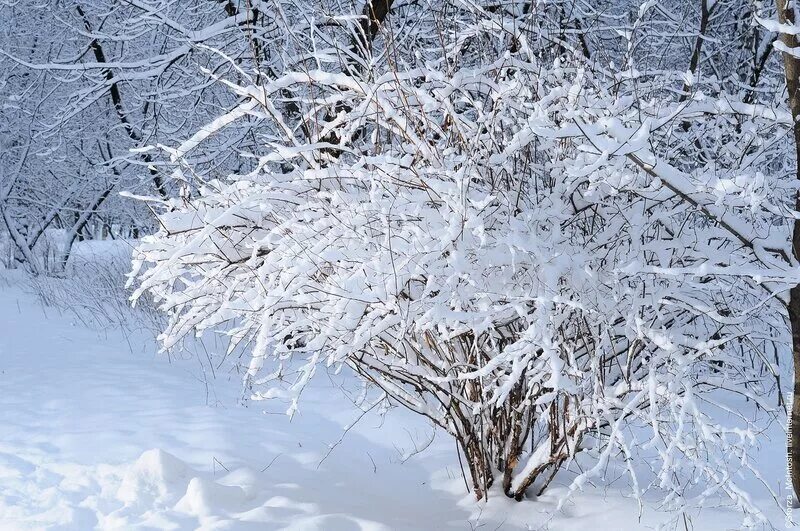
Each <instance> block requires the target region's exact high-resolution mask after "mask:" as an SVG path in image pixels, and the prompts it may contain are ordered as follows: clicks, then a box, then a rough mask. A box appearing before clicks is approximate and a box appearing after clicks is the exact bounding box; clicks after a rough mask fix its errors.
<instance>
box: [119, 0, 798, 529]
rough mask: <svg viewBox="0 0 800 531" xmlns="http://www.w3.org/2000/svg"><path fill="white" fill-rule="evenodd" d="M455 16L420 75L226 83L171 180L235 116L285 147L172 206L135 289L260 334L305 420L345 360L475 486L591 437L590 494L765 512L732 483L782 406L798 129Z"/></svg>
mask: <svg viewBox="0 0 800 531" xmlns="http://www.w3.org/2000/svg"><path fill="white" fill-rule="evenodd" d="M453 9H454V10H456V11H457V13H456V14H455V15H452V13H451V15H452V16H453V19H454V20H458V21H459V23H454V24H453V26H452V28H450V29H451V31H452V32H453V33H452V34H450V37H449V38H450V41H448V44H447V45H444V46H442V47H441V48H440V49H438V50H431V49H428V50H426V54H427V55H426V56H425V57H424V60H423V59H421V58H419V59H418V60H417V61H416V62H415V63H411V62H408V61H407V60H403V61H399V60H398V61H392V60H387V61H385V62H383V63H382V62H373V63H371V67H370V69H369V71H368V72H367V73H359V72H356V71H355V69H348V68H340V67H339V66H338V65H339V63H338V60H339V59H338V57H337V56H336V55H335V54H333V53H330V51H328V50H319V51H318V52H317V55H316V56H315V59H314V60H315V62H316V64H315V67H314V68H309V69H297V70H291V71H286V72H283V73H281V74H279V75H276V76H273V77H269V76H266V81H265V82H262V83H259V84H256V83H253V84H252V85H248V86H245V85H243V84H235V83H233V82H232V81H231V80H223V81H224V82H225V83H226V84H227V85H228V86H230V88H231V90H233V91H234V92H235V93H237V94H238V95H239V96H240V97H241V98H242V103H241V104H240V105H239V107H237V108H236V109H234V110H233V111H231V112H230V113H228V114H227V115H225V116H222V117H221V118H220V119H218V120H217V121H215V122H214V123H212V124H209V126H208V127H206V128H204V129H203V130H202V131H200V132H199V133H198V134H197V135H195V137H193V138H191V139H189V140H188V141H187V142H186V143H185V144H184V145H182V146H180V147H178V148H176V149H172V150H170V152H171V153H172V155H173V157H174V159H175V161H176V168H177V169H176V175H177V177H178V178H180V179H184V180H187V181H188V180H189V179H188V177H184V175H185V174H186V170H187V165H186V164H185V163H184V162H183V159H182V157H183V156H184V155H185V154H186V153H187V152H188V151H189V150H191V149H194V148H196V146H198V145H201V143H202V141H203V140H204V139H205V138H206V137H208V136H210V135H213V134H215V133H216V132H218V131H220V130H221V129H222V128H223V127H225V125H226V124H228V123H230V122H231V121H233V120H239V119H250V120H255V121H258V123H259V124H260V125H259V128H260V129H261V131H262V137H261V138H262V139H263V141H264V143H265V145H267V146H269V148H270V150H271V151H270V152H269V154H268V155H266V156H263V157H260V158H259V159H258V164H257V167H256V169H255V170H253V171H251V172H248V173H245V174H242V175H232V176H229V177H225V178H217V179H208V180H206V181H205V182H202V184H200V185H198V187H197V189H196V190H194V189H189V188H188V186H187V193H186V194H185V196H184V197H183V198H182V199H179V200H178V199H176V200H172V201H171V202H169V203H168V204H167V205H166V206H167V207H168V208H165V209H164V211H163V212H162V214H161V215H160V216H159V221H160V223H161V230H160V231H159V232H158V233H157V234H155V235H152V236H148V237H146V238H144V239H143V240H142V243H141V245H140V246H139V248H138V251H137V254H136V256H135V269H134V273H133V276H134V277H136V276H137V274H138V279H139V282H140V284H139V286H138V289H137V291H136V295H135V296H142V295H143V294H152V295H153V296H155V297H156V299H157V300H158V301H160V303H161V306H162V308H163V309H164V310H165V311H167V313H168V315H169V319H170V322H169V325H168V327H167V329H166V330H165V332H164V334H163V335H162V339H163V341H164V344H165V346H166V347H167V348H170V347H172V346H174V345H175V344H177V342H178V341H179V340H180V338H181V337H183V336H184V335H186V334H188V333H195V332H196V333H198V334H200V333H202V332H203V331H204V330H209V329H216V328H218V327H220V326H221V325H223V324H225V325H226V326H228V328H227V333H228V334H229V335H230V340H231V348H234V347H236V346H237V345H241V344H246V343H252V361H251V362H250V364H249V369H248V371H247V376H246V385H247V386H249V387H250V388H251V389H252V393H253V395H254V397H256V398H271V397H278V396H284V397H286V396H288V397H289V398H290V399H292V401H293V402H292V406H291V408H290V412H292V411H294V409H295V408H296V407H297V400H298V397H299V395H300V393H301V391H302V389H303V386H304V385H305V384H306V382H307V381H308V379H309V378H311V377H312V376H313V375H314V373H315V371H316V368H317V366H318V365H319V364H325V365H328V366H340V365H347V366H349V367H351V368H352V369H353V370H355V371H356V372H357V373H358V374H359V375H361V376H362V377H363V378H364V379H365V380H366V381H368V382H371V383H372V384H374V386H376V387H377V388H380V389H381V390H382V391H383V392H384V393H385V395H386V396H387V397H388V398H389V399H390V400H392V401H394V402H396V403H399V404H401V405H402V406H404V407H406V408H409V409H411V410H413V411H415V412H417V413H419V414H421V415H425V416H426V417H428V418H429V419H431V421H432V422H434V423H436V424H437V425H439V426H440V427H442V428H443V429H444V430H446V431H448V432H449V433H450V434H452V436H453V437H455V438H456V440H457V442H458V445H459V448H460V450H461V452H463V454H464V455H465V456H466V459H465V462H466V463H467V465H468V467H469V472H470V475H471V478H472V484H473V488H474V492H475V494H476V495H477V497H478V498H480V497H482V496H484V495H486V493H487V490H488V489H489V488H490V486H492V484H493V483H494V482H498V483H499V484H500V485H501V487H502V490H503V492H505V494H506V495H508V496H511V497H514V498H517V499H522V498H523V497H524V496H525V494H526V492H527V491H528V490H529V489H530V488H531V487H532V486H534V487H535V492H539V491H541V490H543V489H544V488H546V486H547V484H548V483H549V481H550V480H551V479H552V477H553V476H554V475H555V473H556V472H557V471H558V470H559V469H560V468H561V467H562V466H564V465H565V464H567V463H569V462H570V460H571V459H572V458H573V457H574V456H575V455H576V453H577V452H579V451H582V450H584V449H587V450H588V451H589V452H590V453H591V455H593V456H594V457H595V463H596V464H595V466H594V467H592V468H590V469H588V470H584V471H583V472H582V473H581V474H580V475H579V476H578V477H577V478H576V479H575V481H574V483H573V487H574V488H579V487H580V486H581V485H582V484H583V483H584V482H585V481H586V480H587V479H588V478H591V477H592V476H596V475H601V474H602V472H603V469H604V466H605V465H606V463H607V462H608V460H609V459H611V458H615V459H621V460H623V461H624V462H626V463H628V466H629V469H630V471H631V478H632V482H631V483H632V487H633V490H634V491H635V492H636V493H637V494H640V493H641V492H642V491H644V490H646V489H648V488H651V487H652V488H657V489H663V490H664V491H665V492H666V493H667V506H669V507H680V506H684V505H685V504H686V503H688V502H689V501H690V500H694V501H702V500H703V499H705V498H707V497H709V496H714V495H717V494H719V493H724V494H725V495H727V496H729V497H730V498H731V499H733V501H734V503H736V504H738V505H739V506H740V507H741V508H742V510H743V511H745V512H746V513H748V514H751V513H754V511H755V509H754V508H753V507H752V506H751V504H750V502H749V500H748V498H747V496H746V494H745V493H743V492H741V491H740V490H739V489H738V488H737V485H736V481H735V476H736V475H737V474H741V473H745V472H747V471H748V469H749V463H748V457H747V455H748V454H747V451H748V447H749V446H750V445H752V444H753V443H754V442H755V438H756V434H757V431H758V425H757V423H756V422H754V421H753V420H752V417H751V416H749V415H748V414H747V413H745V412H738V411H737V410H736V409H734V408H732V406H731V404H732V403H733V402H732V401H731V398H730V397H732V396H736V395H743V396H744V397H746V398H747V399H748V400H750V401H752V402H753V403H754V404H756V405H757V406H758V407H761V408H763V409H765V410H771V409H774V401H770V400H769V399H768V395H769V394H770V393H771V392H774V391H775V389H776V384H775V382H776V376H777V374H778V371H779V368H778V367H777V360H776V358H775V356H776V355H777V352H779V351H780V352H784V351H785V348H786V342H787V341H788V340H789V338H788V337H787V333H786V324H785V317H784V314H785V302H784V297H783V295H782V294H783V293H784V292H785V291H786V290H787V289H788V287H789V286H791V285H793V284H794V283H796V282H797V281H798V275H797V270H796V264H794V263H793V262H791V260H790V258H789V257H790V256H791V253H790V252H789V250H788V248H787V234H788V229H787V226H788V219H790V218H791V212H790V208H789V205H788V203H787V199H788V198H791V197H792V196H793V193H794V190H795V184H794V183H793V182H792V180H791V179H787V178H786V176H785V174H784V170H783V168H784V163H785V162H784V157H785V154H784V151H783V150H782V149H781V147H780V141H781V138H782V136H783V135H785V134H786V131H787V127H788V124H790V123H791V119H790V118H788V116H787V115H786V113H785V111H783V110H782V109H780V107H779V106H778V105H774V106H769V105H765V104H752V103H745V102H742V101H740V100H737V98H736V96H735V95H728V94H725V93H724V92H723V91H722V89H720V87H719V85H718V84H717V85H713V84H712V85H709V87H704V88H708V89H709V90H714V91H715V92H714V96H713V97H712V96H703V92H702V90H698V91H696V92H695V96H693V97H688V98H687V97H686V96H685V93H682V92H681V91H679V90H677V89H679V88H680V86H681V84H682V83H686V81H685V79H684V78H685V76H683V77H682V76H680V75H677V74H675V73H673V72H671V71H664V70H659V71H656V72H654V73H647V72H645V73H642V72H637V71H636V69H635V68H634V65H632V64H627V65H623V66H622V67H619V68H624V70H615V69H613V67H611V66H608V65H605V66H603V65H601V64H600V63H599V62H597V61H590V60H588V59H586V58H585V57H584V55H583V54H581V53H580V52H579V51H577V50H573V49H572V48H571V47H570V46H569V44H568V43H566V42H563V43H561V47H560V48H559V49H549V50H548V49H543V48H541V47H534V46H533V44H531V43H533V42H536V38H544V37H546V36H547V35H551V33H548V31H549V30H548V26H547V24H548V22H547V21H548V20H549V19H547V18H546V17H544V16H543V17H541V18H535V17H533V18H532V17H527V16H524V17H523V16H521V15H520V18H519V19H516V18H514V16H515V15H514V14H513V13H512V14H509V13H489V12H487V11H484V10H479V8H477V7H475V6H472V5H470V6H466V5H462V4H460V3H456V7H454V8H453ZM459 10H460V11H459ZM640 16H641V14H640ZM453 35H454V36H453ZM629 37H630V35H628V36H627V37H626V36H624V35H623V37H620V40H622V41H624V39H625V38H629ZM387 40H388V37H387ZM386 46H387V48H389V49H391V44H387V45H386ZM620 47H621V48H622V49H625V43H624V42H623V43H622V44H621V45H620ZM553 48H558V47H553ZM476 50H478V51H476ZM408 55H411V52H409V53H408V54H406V55H405V56H404V57H406V59H407V58H408ZM243 74H244V73H243ZM298 107H299V109H300V110H299V111H297V108H298ZM245 117H246V118H245ZM712 155H713V156H712ZM193 178H196V176H193ZM144 265H148V266H151V267H149V268H148V269H144V270H140V269H139V268H141V267H142V266H144ZM298 364H299V365H298ZM298 366H299V367H300V368H299V369H297V367H298ZM286 381H290V384H289V385H288V386H286V385H284V382H286ZM646 452H650V453H651V454H652V455H654V456H655V458H654V459H653V460H652V461H650V465H651V466H652V467H653V472H654V473H653V476H652V477H651V478H639V477H637V475H636V473H635V471H634V467H633V465H632V462H633V461H634V460H636V459H637V458H638V457H639V456H640V455H642V454H643V453H646ZM535 492H534V493H535Z"/></svg>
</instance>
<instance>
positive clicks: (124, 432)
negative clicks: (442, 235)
mask: <svg viewBox="0 0 800 531" xmlns="http://www.w3.org/2000/svg"><path fill="white" fill-rule="evenodd" d="M21 284H23V282H22V277H21V276H20V274H19V273H14V272H8V271H0V529H1V530H22V529H63V530H73V529H74V530H83V529H259V530H263V529H292V530H313V529H318V530H325V531H328V530H333V531H336V530H363V531H377V530H385V529H400V530H439V529H485V530H494V529H541V530H544V529H548V530H579V529H581V530H582V529H591V530H592V531H602V530H619V529H654V528H657V527H658V526H659V525H660V524H662V523H664V522H667V521H670V518H671V517H672V516H674V515H669V514H667V513H665V512H663V511H659V510H658V502H659V500H658V499H655V498H652V499H648V500H646V502H647V503H645V505H644V507H643V508H642V510H641V511H640V508H639V504H638V502H637V501H636V500H634V499H632V498H631V497H630V496H629V494H628V493H629V490H630V489H629V486H628V485H627V484H626V483H625V476H624V474H623V473H621V472H618V471H616V470H614V469H613V468H612V469H610V470H609V472H608V473H607V474H606V478H605V480H604V482H602V483H597V482H595V483H593V484H587V485H585V486H584V488H583V490H582V491H580V492H577V493H576V494H574V495H573V496H572V497H571V498H570V499H569V500H568V501H567V502H566V503H565V504H564V505H563V507H562V508H561V509H558V508H557V506H558V502H559V500H560V499H561V498H562V497H563V496H564V495H565V493H566V491H567V487H568V485H569V483H570V480H571V479H572V478H574V477H575V476H574V474H572V475H570V473H569V472H565V473H564V474H562V475H559V476H558V477H557V478H556V481H554V483H553V485H552V486H551V488H550V489H548V491H547V492H546V493H545V494H544V495H543V496H541V497H539V498H538V499H530V500H525V501H523V502H519V503H517V502H514V501H512V500H509V499H507V498H505V497H504V496H503V495H502V494H501V493H500V492H499V491H496V492H492V493H490V498H489V501H488V502H481V503H478V502H475V501H474V499H473V498H472V497H471V495H469V494H468V493H467V491H466V487H465V484H464V480H463V479H462V478H461V476H460V473H459V464H458V460H457V457H456V453H455V445H454V444H453V442H452V440H451V439H449V438H448V437H446V436H444V435H443V434H438V435H436V436H435V438H434V439H433V442H432V443H431V444H430V445H427V442H428V441H430V439H431V437H432V434H433V429H432V428H431V427H430V426H429V425H428V424H426V422H425V421H424V420H423V419H421V418H417V417H415V416H414V415H412V414H410V413H407V412H404V411H401V410H392V411H390V412H389V413H388V415H386V416H381V415H379V414H378V413H376V412H370V413H368V414H366V415H364V416H363V418H361V420H360V421H359V422H358V423H357V424H356V425H355V426H354V427H353V428H352V429H350V430H349V431H347V432H346V433H345V434H344V435H343V433H344V431H345V428H346V427H347V426H349V425H351V424H352V423H353V422H354V421H355V420H356V419H357V418H358V417H359V416H360V415H361V412H360V411H359V410H357V409H356V408H355V407H354V406H353V405H352V403H351V402H349V401H348V399H347V397H346V395H345V394H344V393H343V392H342V391H340V390H339V388H338V387H337V386H335V385H334V384H333V382H332V380H331V379H330V378H326V377H325V376H324V375H323V376H322V377H318V378H316V380H315V383H314V384H313V385H312V386H311V387H310V388H309V389H307V392H306V394H305V395H304V396H303V400H302V402H301V407H300V409H299V411H298V412H297V414H296V415H295V417H294V418H293V419H292V420H291V421H290V419H289V418H288V417H287V416H286V415H284V414H283V412H284V411H285V409H286V406H285V404H280V403H272V402H271V401H264V402H256V403H252V402H251V403H249V406H248V407H243V406H241V405H239V404H238V403H237V400H236V396H237V395H238V393H239V392H240V389H239V388H238V383H237V379H236V378H235V377H231V378H226V377H224V376H219V375H218V378H217V380H216V381H215V382H212V384H211V388H210V390H207V387H206V384H205V383H204V382H203V378H202V376H201V375H200V371H199V369H198V367H199V365H198V363H197V360H195V359H192V358H188V359H175V358H173V359H171V360H170V359H168V358H167V356H165V355H159V354H157V353H156V351H157V348H156V346H155V345H154V344H153V343H152V341H149V340H147V339H146V338H145V337H144V335H142V336H141V337H137V336H136V335H134V336H127V337H126V335H125V334H123V333H122V332H121V331H114V330H104V331H100V332H98V331H97V330H90V329H88V328H86V327H85V326H83V325H81V324H79V323H77V322H75V320H74V319H73V318H71V317H69V316H67V315H61V314H60V313H59V312H58V311H57V310H55V309H53V308H47V307H43V306H41V305H40V304H39V303H38V302H37V301H36V299H35V298H34V296H33V295H31V294H29V293H27V292H26V291H25V290H23V289H22V288H21V287H20V285H21ZM761 437H763V440H764V444H763V447H762V452H761V454H760V455H759V458H760V460H761V461H763V463H762V464H761V470H762V473H763V476H764V479H765V481H767V482H768V483H769V484H770V485H771V486H772V488H773V489H775V491H776V492H777V493H779V494H780V495H784V494H785V490H784V489H785V487H784V486H783V485H784V483H785V479H784V475H785V473H784V464H783V462H784V461H783V455H784V454H783V452H784V450H783V449H784V447H785V444H784V439H783V437H784V435H783V432H782V430H781V429H780V426H775V427H774V429H773V430H772V431H771V432H769V433H765V434H762V436H761ZM337 443H338V444H337ZM426 445H427V446H426ZM332 446H333V449H332V450H331V447H332ZM422 447H425V449H424V450H423V451H421V452H419V453H414V450H415V448H422ZM410 453H414V455H412V456H411V457H409V458H407V459H406V457H408V455H409V454H410ZM326 454H329V455H327V457H326ZM579 464H580V463H578V465H579ZM620 478H621V479H620ZM752 496H753V497H754V499H756V500H761V501H762V502H763V503H760V505H761V506H762V507H763V510H764V512H765V515H766V516H767V517H768V519H769V522H770V523H769V524H766V527H769V526H770V525H773V526H774V527H775V528H779V529H780V528H783V525H784V514H783V512H782V510H781V507H780V505H779V504H778V503H776V501H775V500H773V499H772V498H771V497H769V496H768V495H767V494H766V492H765V491H764V490H763V489H761V490H760V489H759V488H758V486H757V485H753V488H752ZM681 522H684V520H683V519H682V520H681ZM685 522H686V525H687V526H688V527H687V528H688V529H705V530H716V529H738V528H739V527H740V524H741V517H740V515H739V514H737V513H736V512H735V511H733V510H730V509H725V508H713V507H712V508H705V509H703V510H702V511H698V512H696V513H694V514H688V515H686V520H685ZM680 528H681V529H682V528H683V526H681V527H680Z"/></svg>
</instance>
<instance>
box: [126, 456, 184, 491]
mask: <svg viewBox="0 0 800 531" xmlns="http://www.w3.org/2000/svg"><path fill="white" fill-rule="evenodd" d="M188 471H189V467H188V466H187V465H186V463H184V462H183V461H181V460H180V459H178V458H177V457H175V456H174V455H172V454H169V453H167V452H165V451H163V450H160V449H157V448H156V449H153V450H148V451H146V452H144V453H143V454H142V455H141V457H139V459H137V460H136V462H135V463H134V464H133V466H131V467H130V468H129V469H128V471H127V472H126V473H125V474H124V476H123V478H122V485H120V487H119V490H117V499H119V500H120V501H122V502H124V503H126V504H135V503H147V504H150V503H153V502H154V501H156V502H158V501H166V500H168V499H169V498H170V497H171V495H173V494H174V492H175V486H176V485H178V484H180V483H181V482H183V481H184V479H185V478H186V477H187V475H188ZM184 484H185V483H184Z"/></svg>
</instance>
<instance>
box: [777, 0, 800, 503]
mask: <svg viewBox="0 0 800 531" xmlns="http://www.w3.org/2000/svg"><path fill="white" fill-rule="evenodd" d="M776 3H777V7H778V20H779V21H780V23H781V24H789V25H793V24H794V23H795V14H794V8H793V7H792V4H791V3H790V2H789V1H788V0H776ZM780 38H781V39H782V41H783V43H784V44H785V45H786V47H788V48H791V49H795V50H798V46H799V45H800V43H798V39H797V36H796V35H790V34H788V33H781V37H780ZM783 64H784V69H785V72H786V89H787V92H788V93H789V94H788V97H789V108H790V109H791V111H792V117H793V118H794V140H795V152H796V155H797V162H796V164H797V166H796V176H797V178H798V179H800V122H798V119H800V59H798V58H797V57H795V56H793V55H791V54H789V53H785V52H784V53H783ZM795 209H796V210H800V196H795ZM792 252H793V254H794V257H795V258H797V259H800V220H795V222H794V229H793V231H792ZM789 324H790V327H791V330H792V357H793V361H794V396H793V398H794V399H793V405H792V413H791V419H790V421H789V422H790V423H791V426H792V427H795V428H796V429H795V430H792V431H791V432H790V433H791V434H792V437H791V439H790V440H789V459H790V462H791V463H793V464H794V466H792V467H791V474H792V487H793V488H794V494H795V497H797V498H800V285H798V286H795V287H794V288H792V289H791V291H790V294H789Z"/></svg>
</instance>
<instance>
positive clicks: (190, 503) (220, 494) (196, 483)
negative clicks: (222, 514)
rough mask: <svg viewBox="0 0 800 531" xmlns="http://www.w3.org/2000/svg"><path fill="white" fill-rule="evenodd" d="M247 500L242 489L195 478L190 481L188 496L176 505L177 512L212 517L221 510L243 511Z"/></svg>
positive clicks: (187, 489) (187, 490)
mask: <svg viewBox="0 0 800 531" xmlns="http://www.w3.org/2000/svg"><path fill="white" fill-rule="evenodd" d="M247 499H248V496H247V494H246V493H245V491H244V489H243V488H242V487H237V486H228V485H220V484H219V483H216V482H214V481H209V480H206V479H203V478H199V477H195V478H192V480H191V481H189V486H188V487H187V488H186V494H185V495H184V496H183V498H181V499H180V501H178V503H177V505H175V510H177V511H180V512H184V513H187V514H192V515H197V516H210V515H213V514H216V513H218V512H219V511H220V509H222V510H224V511H226V512H229V511H236V510H241V509H242V508H243V506H244V503H245V502H246V501H247Z"/></svg>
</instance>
